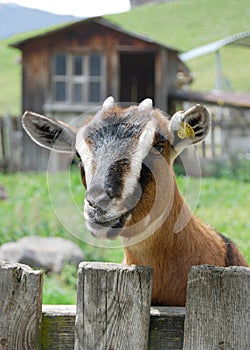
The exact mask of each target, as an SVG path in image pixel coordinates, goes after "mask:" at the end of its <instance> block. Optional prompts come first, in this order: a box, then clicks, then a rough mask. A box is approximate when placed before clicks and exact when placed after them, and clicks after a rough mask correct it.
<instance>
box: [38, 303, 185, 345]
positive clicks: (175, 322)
mask: <svg viewBox="0 0 250 350" xmlns="http://www.w3.org/2000/svg"><path fill="white" fill-rule="evenodd" d="M185 310H186V309H185V308H184V307H166V306H158V307H156V306H154V307H151V309H150V330H149V347H148V348H149V349H150V350H167V349H174V350H182V346H183V334H184V320H185ZM75 318H76V306H75V305H67V306H66V305H43V317H42V350H48V349H53V350H54V349H60V347H59V346H61V349H64V350H73V349H74V338H75Z"/></svg>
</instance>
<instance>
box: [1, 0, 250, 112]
mask: <svg viewBox="0 0 250 350" xmlns="http://www.w3.org/2000/svg"><path fill="white" fill-rule="evenodd" d="M105 18H107V19H109V20H111V21H112V22H114V23H115V24H118V25H119V26H121V27H123V28H124V29H126V30H128V31H130V32H135V33H138V34H142V35H146V36H148V37H151V38H153V39H154V40H155V41H157V42H159V43H162V44H164V45H167V46H172V47H175V48H177V49H179V50H180V51H186V50H190V49H193V48H195V47H197V46H200V45H205V44H208V43H210V42H213V41H216V40H220V39H222V38H224V37H227V36H230V35H233V34H237V33H239V32H243V31H248V30H249V18H250V6H249V1H248V0H238V1H235V0H219V1H218V0H179V1H170V2H166V3H160V4H156V5H153V4H152V5H146V6H138V7H136V8H134V9H132V10H131V11H129V12H126V13H123V14H116V15H110V16H105ZM54 28H55V27H54ZM54 28H52V29H54ZM44 32H46V30H44V29H43V30H41V31H35V32H33V33H24V34H21V35H18V36H15V37H13V38H10V39H8V40H3V41H0V114H2V113H5V112H10V113H11V114H15V115H16V114H20V113H21V66H20V64H19V63H18V62H19V61H20V58H21V53H20V51H19V50H16V49H13V48H9V47H8V44H9V43H11V42H12V43H13V42H15V41H19V40H22V39H26V38H28V37H29V36H30V37H31V36H34V35H37V34H42V33H44ZM221 56H222V64H223V74H224V76H225V77H227V78H228V79H229V80H230V82H231V85H232V88H233V89H235V90H237V91H250V82H249V79H248V75H247V67H248V66H249V61H250V50H249V49H246V48H238V47H233V46H231V47H225V48H223V49H222V50H221ZM188 66H189V67H190V69H191V71H192V73H193V76H194V78H195V82H194V84H193V86H192V88H193V89H196V90H197V89H198V90H207V89H212V88H214V86H215V64H214V55H212V54H210V55H207V56H203V57H200V58H197V59H194V60H191V61H189V62H188Z"/></svg>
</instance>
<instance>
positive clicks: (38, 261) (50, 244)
mask: <svg viewBox="0 0 250 350" xmlns="http://www.w3.org/2000/svg"><path fill="white" fill-rule="evenodd" d="M0 260H4V261H8V262H18V263H22V264H26V265H29V266H31V267H35V268H43V269H45V270H46V272H48V271H52V272H56V273H60V272H61V271H62V269H63V267H64V265H65V264H75V265H78V264H79V263H80V262H81V261H83V260H85V259H84V254H83V252H82V250H81V249H80V247H78V246H77V245H76V244H75V243H73V242H71V241H69V240H66V239H63V238H60V237H38V236H29V237H24V238H21V239H20V240H19V241H17V242H9V243H5V244H3V245H2V246H0Z"/></svg>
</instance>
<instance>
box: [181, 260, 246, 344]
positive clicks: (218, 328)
mask: <svg viewBox="0 0 250 350" xmlns="http://www.w3.org/2000/svg"><path fill="white" fill-rule="evenodd" d="M249 291H250V269H249V268H244V267H230V268H221V267H214V266H195V267H192V269H191V271H190V274H189V279H188V288H187V304H186V305H187V310H186V319H185V331H184V347H183V349H184V350H197V349H201V350H203V349H204V350H207V349H208V350H209V349H211V350H212V349H218V350H224V349H228V350H230V349H232V350H249V349H250V332H249V329H250V293H249Z"/></svg>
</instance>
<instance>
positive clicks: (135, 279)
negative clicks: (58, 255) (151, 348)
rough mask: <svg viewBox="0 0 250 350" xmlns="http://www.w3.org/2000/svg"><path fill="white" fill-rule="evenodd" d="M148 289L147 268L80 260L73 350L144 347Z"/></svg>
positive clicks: (148, 276) (148, 307) (148, 313)
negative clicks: (81, 261)
mask: <svg viewBox="0 0 250 350" xmlns="http://www.w3.org/2000/svg"><path fill="white" fill-rule="evenodd" d="M151 288H152V270H151V268H149V267H139V266H125V265H121V264H110V263H81V264H80V266H79V272H78V295H77V309H76V310H77V313H76V333H75V350H83V349H84V350H104V349H105V350H127V349H136V350H144V349H145V350H146V349H147V348H148V331H149V318H150V304H151Z"/></svg>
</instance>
